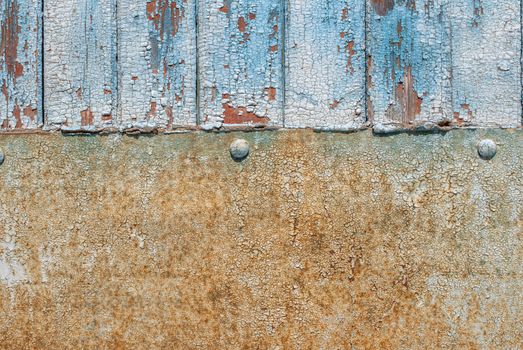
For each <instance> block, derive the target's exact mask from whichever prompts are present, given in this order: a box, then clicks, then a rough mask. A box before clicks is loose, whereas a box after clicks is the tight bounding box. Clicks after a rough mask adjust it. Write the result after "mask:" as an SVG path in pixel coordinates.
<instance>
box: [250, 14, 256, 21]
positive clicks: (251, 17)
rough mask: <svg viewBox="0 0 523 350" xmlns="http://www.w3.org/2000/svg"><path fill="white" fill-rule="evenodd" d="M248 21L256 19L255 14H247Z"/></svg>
mask: <svg viewBox="0 0 523 350" xmlns="http://www.w3.org/2000/svg"><path fill="white" fill-rule="evenodd" d="M249 19H250V20H251V21H252V20H254V19H256V14H255V13H252V12H251V13H249Z"/></svg>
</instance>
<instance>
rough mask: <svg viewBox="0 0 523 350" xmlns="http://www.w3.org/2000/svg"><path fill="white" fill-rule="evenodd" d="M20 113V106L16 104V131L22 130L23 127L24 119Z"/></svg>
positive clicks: (14, 113) (14, 109) (14, 110)
mask: <svg viewBox="0 0 523 350" xmlns="http://www.w3.org/2000/svg"><path fill="white" fill-rule="evenodd" d="M20 112H21V111H20V106H18V105H17V104H16V105H15V106H14V108H13V116H14V117H15V120H16V125H15V129H20V128H21V127H22V118H21V116H20Z"/></svg>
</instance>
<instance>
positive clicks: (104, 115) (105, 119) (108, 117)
mask: <svg viewBox="0 0 523 350" xmlns="http://www.w3.org/2000/svg"><path fill="white" fill-rule="evenodd" d="M102 120H103V121H104V122H107V121H109V120H113V116H112V115H111V114H102Z"/></svg>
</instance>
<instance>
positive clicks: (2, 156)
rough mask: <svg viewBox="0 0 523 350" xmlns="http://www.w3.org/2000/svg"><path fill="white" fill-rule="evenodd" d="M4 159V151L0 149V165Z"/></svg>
mask: <svg viewBox="0 0 523 350" xmlns="http://www.w3.org/2000/svg"><path fill="white" fill-rule="evenodd" d="M4 159H5V156H4V152H2V150H0V165H2V164H3V163H4Z"/></svg>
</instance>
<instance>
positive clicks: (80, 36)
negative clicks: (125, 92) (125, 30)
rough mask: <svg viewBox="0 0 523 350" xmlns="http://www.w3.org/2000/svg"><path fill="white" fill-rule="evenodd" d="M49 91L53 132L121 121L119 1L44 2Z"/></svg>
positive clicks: (47, 109)
mask: <svg viewBox="0 0 523 350" xmlns="http://www.w3.org/2000/svg"><path fill="white" fill-rule="evenodd" d="M44 9H45V10H44V11H45V26H44V38H45V40H44V47H45V52H44V59H45V62H44V92H45V96H44V97H45V99H44V103H45V118H46V127H47V128H49V129H56V128H62V129H68V128H73V129H77V128H83V129H87V130H88V129H93V128H99V127H111V126H114V125H115V122H116V108H115V107H116V98H117V91H116V89H117V81H116V79H117V71H116V70H117V68H116V0H70V1H65V2H64V1H60V0H45V1H44Z"/></svg>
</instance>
